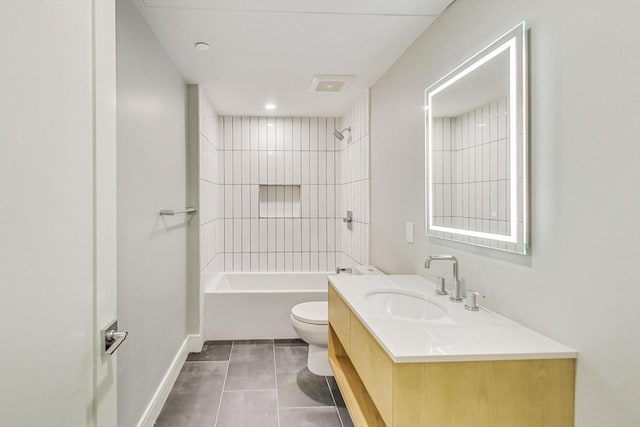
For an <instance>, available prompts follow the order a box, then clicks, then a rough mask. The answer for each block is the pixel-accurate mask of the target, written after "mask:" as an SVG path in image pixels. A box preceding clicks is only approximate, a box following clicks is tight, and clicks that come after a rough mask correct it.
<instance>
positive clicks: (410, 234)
mask: <svg viewBox="0 0 640 427" xmlns="http://www.w3.org/2000/svg"><path fill="white" fill-rule="evenodd" d="M406 234H407V236H406V239H407V243H413V223H412V222H408V223H407V228H406Z"/></svg>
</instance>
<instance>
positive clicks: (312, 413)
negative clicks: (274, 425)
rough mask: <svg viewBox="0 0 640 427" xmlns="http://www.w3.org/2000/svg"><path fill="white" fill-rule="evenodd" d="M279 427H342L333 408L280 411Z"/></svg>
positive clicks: (284, 409) (286, 409)
mask: <svg viewBox="0 0 640 427" xmlns="http://www.w3.org/2000/svg"><path fill="white" fill-rule="evenodd" d="M280 427H342V426H341V424H340V419H339V418H338V413H337V412H336V408H335V407H334V406H330V407H322V408H283V409H280Z"/></svg>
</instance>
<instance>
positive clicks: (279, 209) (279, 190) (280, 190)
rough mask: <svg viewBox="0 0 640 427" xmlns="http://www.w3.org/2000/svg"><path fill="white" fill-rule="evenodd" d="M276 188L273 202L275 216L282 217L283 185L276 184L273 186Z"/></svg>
mask: <svg viewBox="0 0 640 427" xmlns="http://www.w3.org/2000/svg"><path fill="white" fill-rule="evenodd" d="M275 190H276V198H275V201H274V204H275V209H276V212H275V217H276V218H282V217H284V187H283V186H282V185H278V186H276V187H275Z"/></svg>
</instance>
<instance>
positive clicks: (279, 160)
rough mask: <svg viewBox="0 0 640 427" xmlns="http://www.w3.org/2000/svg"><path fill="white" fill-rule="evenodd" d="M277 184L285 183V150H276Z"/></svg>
mask: <svg viewBox="0 0 640 427" xmlns="http://www.w3.org/2000/svg"><path fill="white" fill-rule="evenodd" d="M275 156H276V182H275V183H276V184H279V185H283V184H284V183H285V182H284V169H285V165H284V151H276V152H275Z"/></svg>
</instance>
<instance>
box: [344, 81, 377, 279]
mask: <svg viewBox="0 0 640 427" xmlns="http://www.w3.org/2000/svg"><path fill="white" fill-rule="evenodd" d="M349 126H350V127H351V134H350V135H349V134H348V133H345V139H344V140H343V141H342V143H341V145H340V146H339V147H338V148H341V149H342V165H341V177H342V180H341V183H342V206H343V211H342V212H341V213H342V215H343V216H346V211H347V210H350V211H352V212H353V227H352V229H349V228H348V227H347V226H346V224H343V223H341V224H340V230H342V232H341V239H342V257H341V261H340V266H342V267H348V266H352V265H354V264H362V265H366V264H369V194H370V192H369V191H370V180H369V152H370V151H369V146H370V136H369V91H368V90H367V91H366V92H365V93H363V94H362V95H361V96H360V98H358V100H357V101H356V102H355V103H354V104H353V105H352V106H351V108H350V109H349V111H348V112H347V113H346V114H345V115H344V116H343V117H342V126H341V129H342V128H346V127H349Z"/></svg>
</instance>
